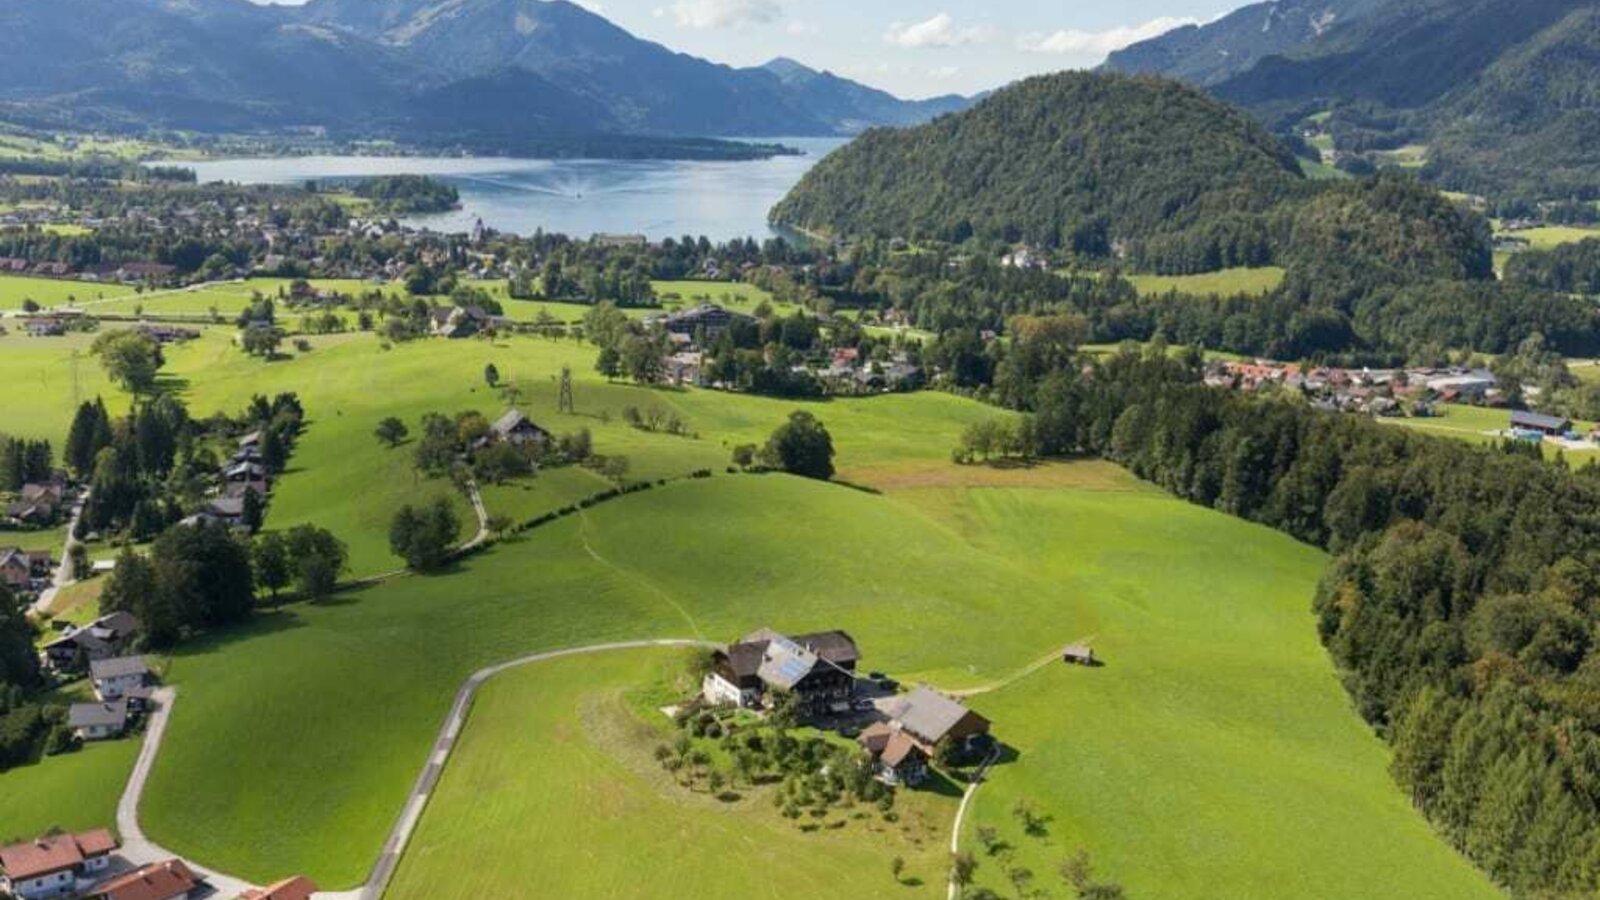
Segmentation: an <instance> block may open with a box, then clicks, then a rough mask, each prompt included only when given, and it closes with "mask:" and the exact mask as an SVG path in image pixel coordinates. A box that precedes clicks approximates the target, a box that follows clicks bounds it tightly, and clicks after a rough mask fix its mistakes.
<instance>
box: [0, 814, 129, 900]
mask: <svg viewBox="0 0 1600 900" xmlns="http://www.w3.org/2000/svg"><path fill="white" fill-rule="evenodd" d="M116 849H117V841H116V839H115V838H113V837H112V836H111V832H109V831H107V830H105V829H104V828H97V829H95V830H93V831H85V832H81V833H79V834H54V835H49V836H46V837H42V838H39V839H38V840H36V841H28V842H26V843H21V844H12V845H11V846H9V847H0V892H5V893H8V894H10V895H12V896H14V897H17V898H20V900H39V898H46V897H51V898H53V897H65V896H75V895H76V894H77V892H78V885H79V883H80V882H82V881H85V880H90V879H93V878H94V877H96V876H97V875H99V874H100V873H102V872H104V871H105V870H106V867H107V866H109V865H110V864H111V854H112V852H113V851H115V850H116Z"/></svg>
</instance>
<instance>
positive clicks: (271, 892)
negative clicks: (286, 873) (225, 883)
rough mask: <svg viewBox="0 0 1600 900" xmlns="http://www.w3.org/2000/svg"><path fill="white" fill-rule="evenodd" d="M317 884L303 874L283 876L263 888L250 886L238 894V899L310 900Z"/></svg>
mask: <svg viewBox="0 0 1600 900" xmlns="http://www.w3.org/2000/svg"><path fill="white" fill-rule="evenodd" d="M316 892H317V885H316V883H315V882H313V881H312V880H311V879H309V878H307V877H305V876H304V875H296V876H294V877H293V878H285V879H284V880H282V881H279V882H277V883H275V884H270V885H267V886H266V887H264V888H251V889H250V890H248V891H245V892H244V893H242V894H240V895H239V900H311V896H312V895H313V894H315V893H316Z"/></svg>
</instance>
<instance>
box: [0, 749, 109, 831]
mask: <svg viewBox="0 0 1600 900" xmlns="http://www.w3.org/2000/svg"><path fill="white" fill-rule="evenodd" d="M138 755H139V741H138V740H137V739H133V740H122V741H111V742H109V743H102V744H91V745H89V746H87V747H85V748H83V749H82V750H80V751H78V752H77V753H69V754H67V755H65V756H54V757H50V758H47V759H45V760H44V761H43V762H39V763H35V764H33V765H29V766H21V767H19V768H16V769H11V770H9V771H6V772H0V843H6V844H9V843H11V842H12V839H13V838H20V839H23V840H27V839H28V838H32V837H36V836H38V835H41V834H44V833H45V832H46V831H49V830H50V829H52V828H63V829H67V830H69V831H70V830H83V829H87V828H100V827H112V826H115V824H116V821H117V815H116V811H117V798H118V797H120V796H122V787H123V785H124V784H126V783H127V781H128V773H129V772H130V771H132V770H133V761H134V758H135V757H137V756H138Z"/></svg>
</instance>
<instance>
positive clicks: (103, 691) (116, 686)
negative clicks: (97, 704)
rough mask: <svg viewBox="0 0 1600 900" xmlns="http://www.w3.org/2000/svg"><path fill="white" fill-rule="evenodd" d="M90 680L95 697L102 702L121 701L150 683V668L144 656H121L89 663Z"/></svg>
mask: <svg viewBox="0 0 1600 900" xmlns="http://www.w3.org/2000/svg"><path fill="white" fill-rule="evenodd" d="M89 678H90V680H91V681H93V682H94V695H95V696H96V697H99V698H100V699H101V700H107V701H109V700H120V699H122V698H123V697H124V696H126V695H127V694H128V692H129V691H133V690H135V689H137V688H142V687H144V686H145V685H146V684H148V683H149V680H150V666H149V665H148V664H147V663H146V662H145V659H144V657H142V656H119V657H117V658H116V659H99V660H95V661H94V662H91V663H89Z"/></svg>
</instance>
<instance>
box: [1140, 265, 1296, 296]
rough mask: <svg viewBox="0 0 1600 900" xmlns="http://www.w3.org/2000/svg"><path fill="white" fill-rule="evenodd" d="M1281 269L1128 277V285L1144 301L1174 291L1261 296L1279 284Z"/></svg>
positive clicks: (1281, 278)
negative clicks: (1130, 285) (1134, 289)
mask: <svg viewBox="0 0 1600 900" xmlns="http://www.w3.org/2000/svg"><path fill="white" fill-rule="evenodd" d="M1283 275H1284V271H1283V269H1281V268H1279V267H1277V266H1266V267H1264V268H1260V269H1223V270H1222V271H1220V272H1206V273H1204V274H1201V275H1129V276H1127V279H1128V281H1130V282H1132V283H1133V286H1134V287H1135V288H1137V289H1138V291H1139V293H1140V294H1142V295H1144V296H1146V297H1155V296H1161V295H1164V294H1170V293H1172V292H1174V291H1176V292H1177V293H1180V294H1194V295H1201V296H1206V295H1212V294H1215V295H1219V296H1224V297H1230V296H1233V295H1235V294H1265V293H1268V292H1269V291H1272V290H1274V289H1276V288H1277V287H1278V285H1280V284H1282V283H1283Z"/></svg>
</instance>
